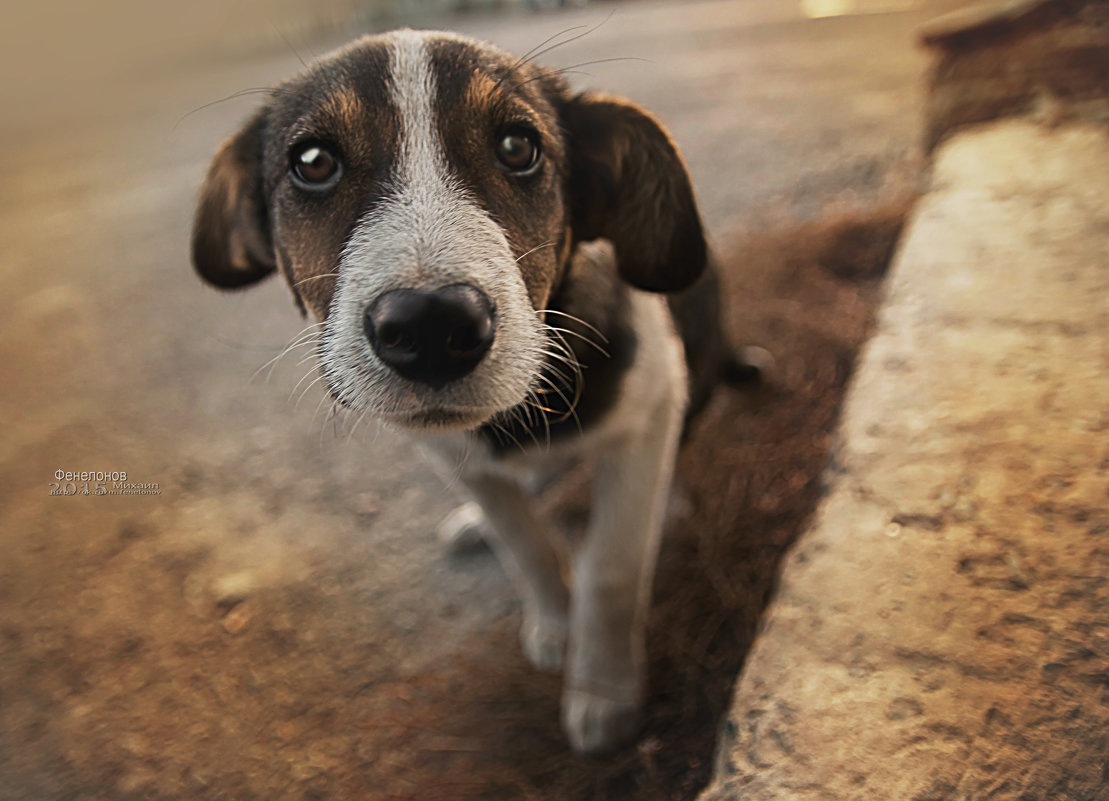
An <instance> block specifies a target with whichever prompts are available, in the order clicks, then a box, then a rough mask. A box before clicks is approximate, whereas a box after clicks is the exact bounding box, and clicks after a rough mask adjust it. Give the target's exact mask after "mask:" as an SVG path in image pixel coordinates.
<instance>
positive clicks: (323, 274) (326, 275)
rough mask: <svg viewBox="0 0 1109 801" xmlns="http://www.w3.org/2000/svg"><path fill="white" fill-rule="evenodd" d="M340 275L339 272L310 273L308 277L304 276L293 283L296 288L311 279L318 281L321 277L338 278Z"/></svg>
mask: <svg viewBox="0 0 1109 801" xmlns="http://www.w3.org/2000/svg"><path fill="white" fill-rule="evenodd" d="M338 277H339V274H338V273H321V274H320V275H310V276H308V277H307V278H302V279H300V280H299V281H297V282H296V283H295V284H293V287H294V288H295V287H298V286H300V285H301V284H307V283H308V282H309V281H318V280H320V279H321V278H338Z"/></svg>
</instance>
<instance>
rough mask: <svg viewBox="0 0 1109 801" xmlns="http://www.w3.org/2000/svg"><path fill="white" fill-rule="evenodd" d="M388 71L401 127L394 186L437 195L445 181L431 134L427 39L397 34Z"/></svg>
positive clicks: (432, 77)
mask: <svg viewBox="0 0 1109 801" xmlns="http://www.w3.org/2000/svg"><path fill="white" fill-rule="evenodd" d="M389 68H390V69H389V73H390V75H391V77H392V86H391V95H392V101H393V105H394V106H395V107H396V109H397V113H398V115H399V116H400V124H401V135H400V144H401V148H400V149H401V152H400V154H399V156H400V158H399V163H398V164H397V179H398V183H399V184H400V185H401V187H402V188H403V189H404V190H408V191H412V190H416V191H420V190H421V189H423V190H424V191H427V190H428V189H431V188H434V189H436V190H439V191H441V190H442V189H443V186H444V185H445V184H448V183H449V179H448V176H447V165H446V159H445V158H444V157H443V151H442V143H441V140H440V137H439V133H438V131H436V130H435V110H434V108H433V98H434V97H435V93H436V85H435V75H434V73H433V71H432V69H431V54H430V53H429V52H428V48H427V38H426V37H425V36H421V35H420V34H419V33H417V32H416V31H400V32H398V33H397V34H396V35H395V38H394V40H393V45H392V48H391V50H390V53H389Z"/></svg>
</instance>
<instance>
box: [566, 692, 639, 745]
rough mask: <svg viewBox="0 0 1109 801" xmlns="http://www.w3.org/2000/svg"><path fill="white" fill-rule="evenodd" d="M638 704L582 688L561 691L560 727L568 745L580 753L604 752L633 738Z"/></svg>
mask: <svg viewBox="0 0 1109 801" xmlns="http://www.w3.org/2000/svg"><path fill="white" fill-rule="evenodd" d="M641 719H642V707H641V705H640V704H639V703H637V702H634V701H614V700H612V699H611V698H605V697H604V696H601V695H596V694H595V693H590V692H585V691H584V690H574V689H569V688H568V689H566V690H565V691H563V693H562V730H563V731H564V732H565V733H566V739H568V740H569V741H570V746H571V747H572V748H573V749H574V750H575V751H577V752H578V753H582V754H591V753H597V752H599V751H608V750H611V749H613V748H616V747H618V746H621V745H624V744H626V743H628V742H629V741H631V740H632V738H634V737H635V735H636V733H637V732H638V731H639V725H640V723H641Z"/></svg>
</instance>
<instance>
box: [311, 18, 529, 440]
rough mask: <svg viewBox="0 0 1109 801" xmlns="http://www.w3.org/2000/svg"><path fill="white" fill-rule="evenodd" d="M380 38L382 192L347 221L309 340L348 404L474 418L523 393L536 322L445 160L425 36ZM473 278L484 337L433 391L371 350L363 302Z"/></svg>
mask: <svg viewBox="0 0 1109 801" xmlns="http://www.w3.org/2000/svg"><path fill="white" fill-rule="evenodd" d="M430 38H432V37H431V36H428V35H427V34H422V33H419V32H415V31H400V32H397V33H395V34H393V35H392V36H391V39H392V43H391V50H390V79H391V88H392V91H391V95H392V101H393V104H394V105H395V107H396V109H397V111H398V115H399V117H400V121H401V131H400V141H399V150H400V152H399V153H398V154H397V163H396V169H395V172H394V176H393V179H392V183H391V186H390V191H389V194H388V196H387V197H386V199H384V200H383V201H381V202H380V203H379V204H378V205H377V206H376V207H375V208H374V209H373V210H372V211H371V212H369V213H368V214H367V215H366V216H365V217H363V218H362V219H361V220H360V221H359V222H358V224H357V226H356V228H355V231H354V233H353V235H352V236H351V238H350V240H349V241H348V242H347V245H346V247H345V248H344V250H343V254H342V257H341V259H340V263H339V270H338V272H339V279H338V284H337V287H336V292H335V296H334V299H333V301H332V306H331V309H330V313H329V316H328V321H327V325H326V326H325V333H324V339H323V346H322V348H321V363H322V366H323V371H324V374H325V375H326V376H327V381H328V384H329V385H330V387H331V388H332V391H333V392H334V393H335V394H336V395H337V396H338V397H339V398H340V399H341V400H342V401H343V402H344V403H345V404H347V405H348V406H352V407H355V408H363V409H367V410H369V411H371V412H374V413H376V414H378V415H379V416H380V417H382V418H383V419H385V420H391V421H393V422H397V423H400V424H402V425H403V424H408V425H412V424H413V421H412V420H411V417H412V415H414V414H418V413H420V412H425V411H436V410H444V411H449V412H453V413H455V414H458V415H460V418H459V422H458V427H468V428H472V427H476V426H477V425H479V424H480V423H482V422H484V421H485V420H486V419H488V418H489V417H490V416H492V415H493V414H495V413H496V412H498V411H503V410H505V409H508V408H511V407H513V406H515V405H517V404H519V403H521V402H523V401H524V399H525V398H526V397H527V394H528V392H529V390H530V389H531V386H532V383H533V382H534V381H535V376H536V374H537V372H538V370H539V368H540V366H541V359H542V354H541V350H542V348H543V344H544V338H543V334H542V325H541V323H540V321H539V319H538V316H537V315H536V313H535V310H534V309H533V308H532V306H531V303H530V300H529V298H528V292H527V288H526V286H525V284H524V280H523V277H522V275H521V274H520V270H519V267H518V265H517V263H516V260H515V257H514V256H513V253H512V250H511V248H510V246H509V243H508V240H507V238H506V237H505V234H504V232H503V231H502V230H501V228H500V227H499V226H498V225H497V224H496V223H495V222H494V221H493V220H492V219H491V218H490V217H489V215H488V214H487V213H485V212H484V211H483V210H482V209H481V207H480V206H479V205H478V204H477V203H475V202H474V200H473V199H472V198H471V197H470V195H469V194H468V193H467V192H466V190H465V189H464V188H463V187H462V185H461V184H460V183H459V181H458V180H457V179H455V178H454V177H453V176H452V175H451V174H450V171H449V169H448V168H447V163H446V158H445V157H444V155H443V142H442V140H441V137H440V135H439V132H438V130H437V127H436V124H435V123H436V103H435V101H436V96H437V95H436V85H435V75H434V73H433V70H432V66H431V60H430V57H429V53H428V48H427V42H428V40H429V39H430ZM456 283H465V284H471V285H473V286H476V287H477V288H478V289H480V290H481V291H482V292H484V293H485V294H486V295H487V296H488V297H489V299H490V300H491V301H492V303H493V308H494V319H495V322H496V338H495V340H494V342H493V345H492V347H491V348H490V349H489V352H488V353H487V354H486V355H485V358H484V359H483V360H482V361H481V362H480V363H479V364H478V366H477V367H476V368H475V370H474V371H473V372H472V373H470V374H469V375H467V376H465V377H464V378H462V379H459V380H457V381H454V382H452V383H450V384H448V385H446V386H445V387H443V388H442V389H440V390H433V389H432V388H431V387H428V386H426V385H423V384H419V383H416V382H412V381H409V380H407V379H405V378H402V377H401V376H400V375H398V374H397V373H395V372H393V371H392V370H391V369H390V368H389V367H388V366H386V365H385V364H383V363H382V362H381V361H380V360H379V359H378V358H377V357H376V355H375V354H374V352H373V349H372V348H371V346H370V344H369V342H368V341H367V339H366V336H365V333H364V330H363V316H364V313H365V310H366V309H367V308H368V307H369V306H371V305H372V304H373V303H374V301H375V300H376V298H378V297H379V296H380V295H382V294H383V293H385V292H389V291H391V290H394V289H423V290H428V289H436V288H438V287H443V286H447V285H449V284H456Z"/></svg>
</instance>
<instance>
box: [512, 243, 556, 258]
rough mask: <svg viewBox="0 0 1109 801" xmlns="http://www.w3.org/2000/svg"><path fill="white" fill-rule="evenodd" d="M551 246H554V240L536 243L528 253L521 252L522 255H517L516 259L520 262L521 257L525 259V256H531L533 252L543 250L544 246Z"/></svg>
mask: <svg viewBox="0 0 1109 801" xmlns="http://www.w3.org/2000/svg"><path fill="white" fill-rule="evenodd" d="M549 247H554V242H544V243H543V244H542V245H536V246H535V247H533V248H532V249H531V250H529V251H528V252H527V253H523V254H521V255H519V256H517V257H516V261H517V262H519V261H520V260H521V259H523V258H524V257H525V256H530V255H531V254H532V253H534V252H535V251H537V250H542V249H543V248H549Z"/></svg>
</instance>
